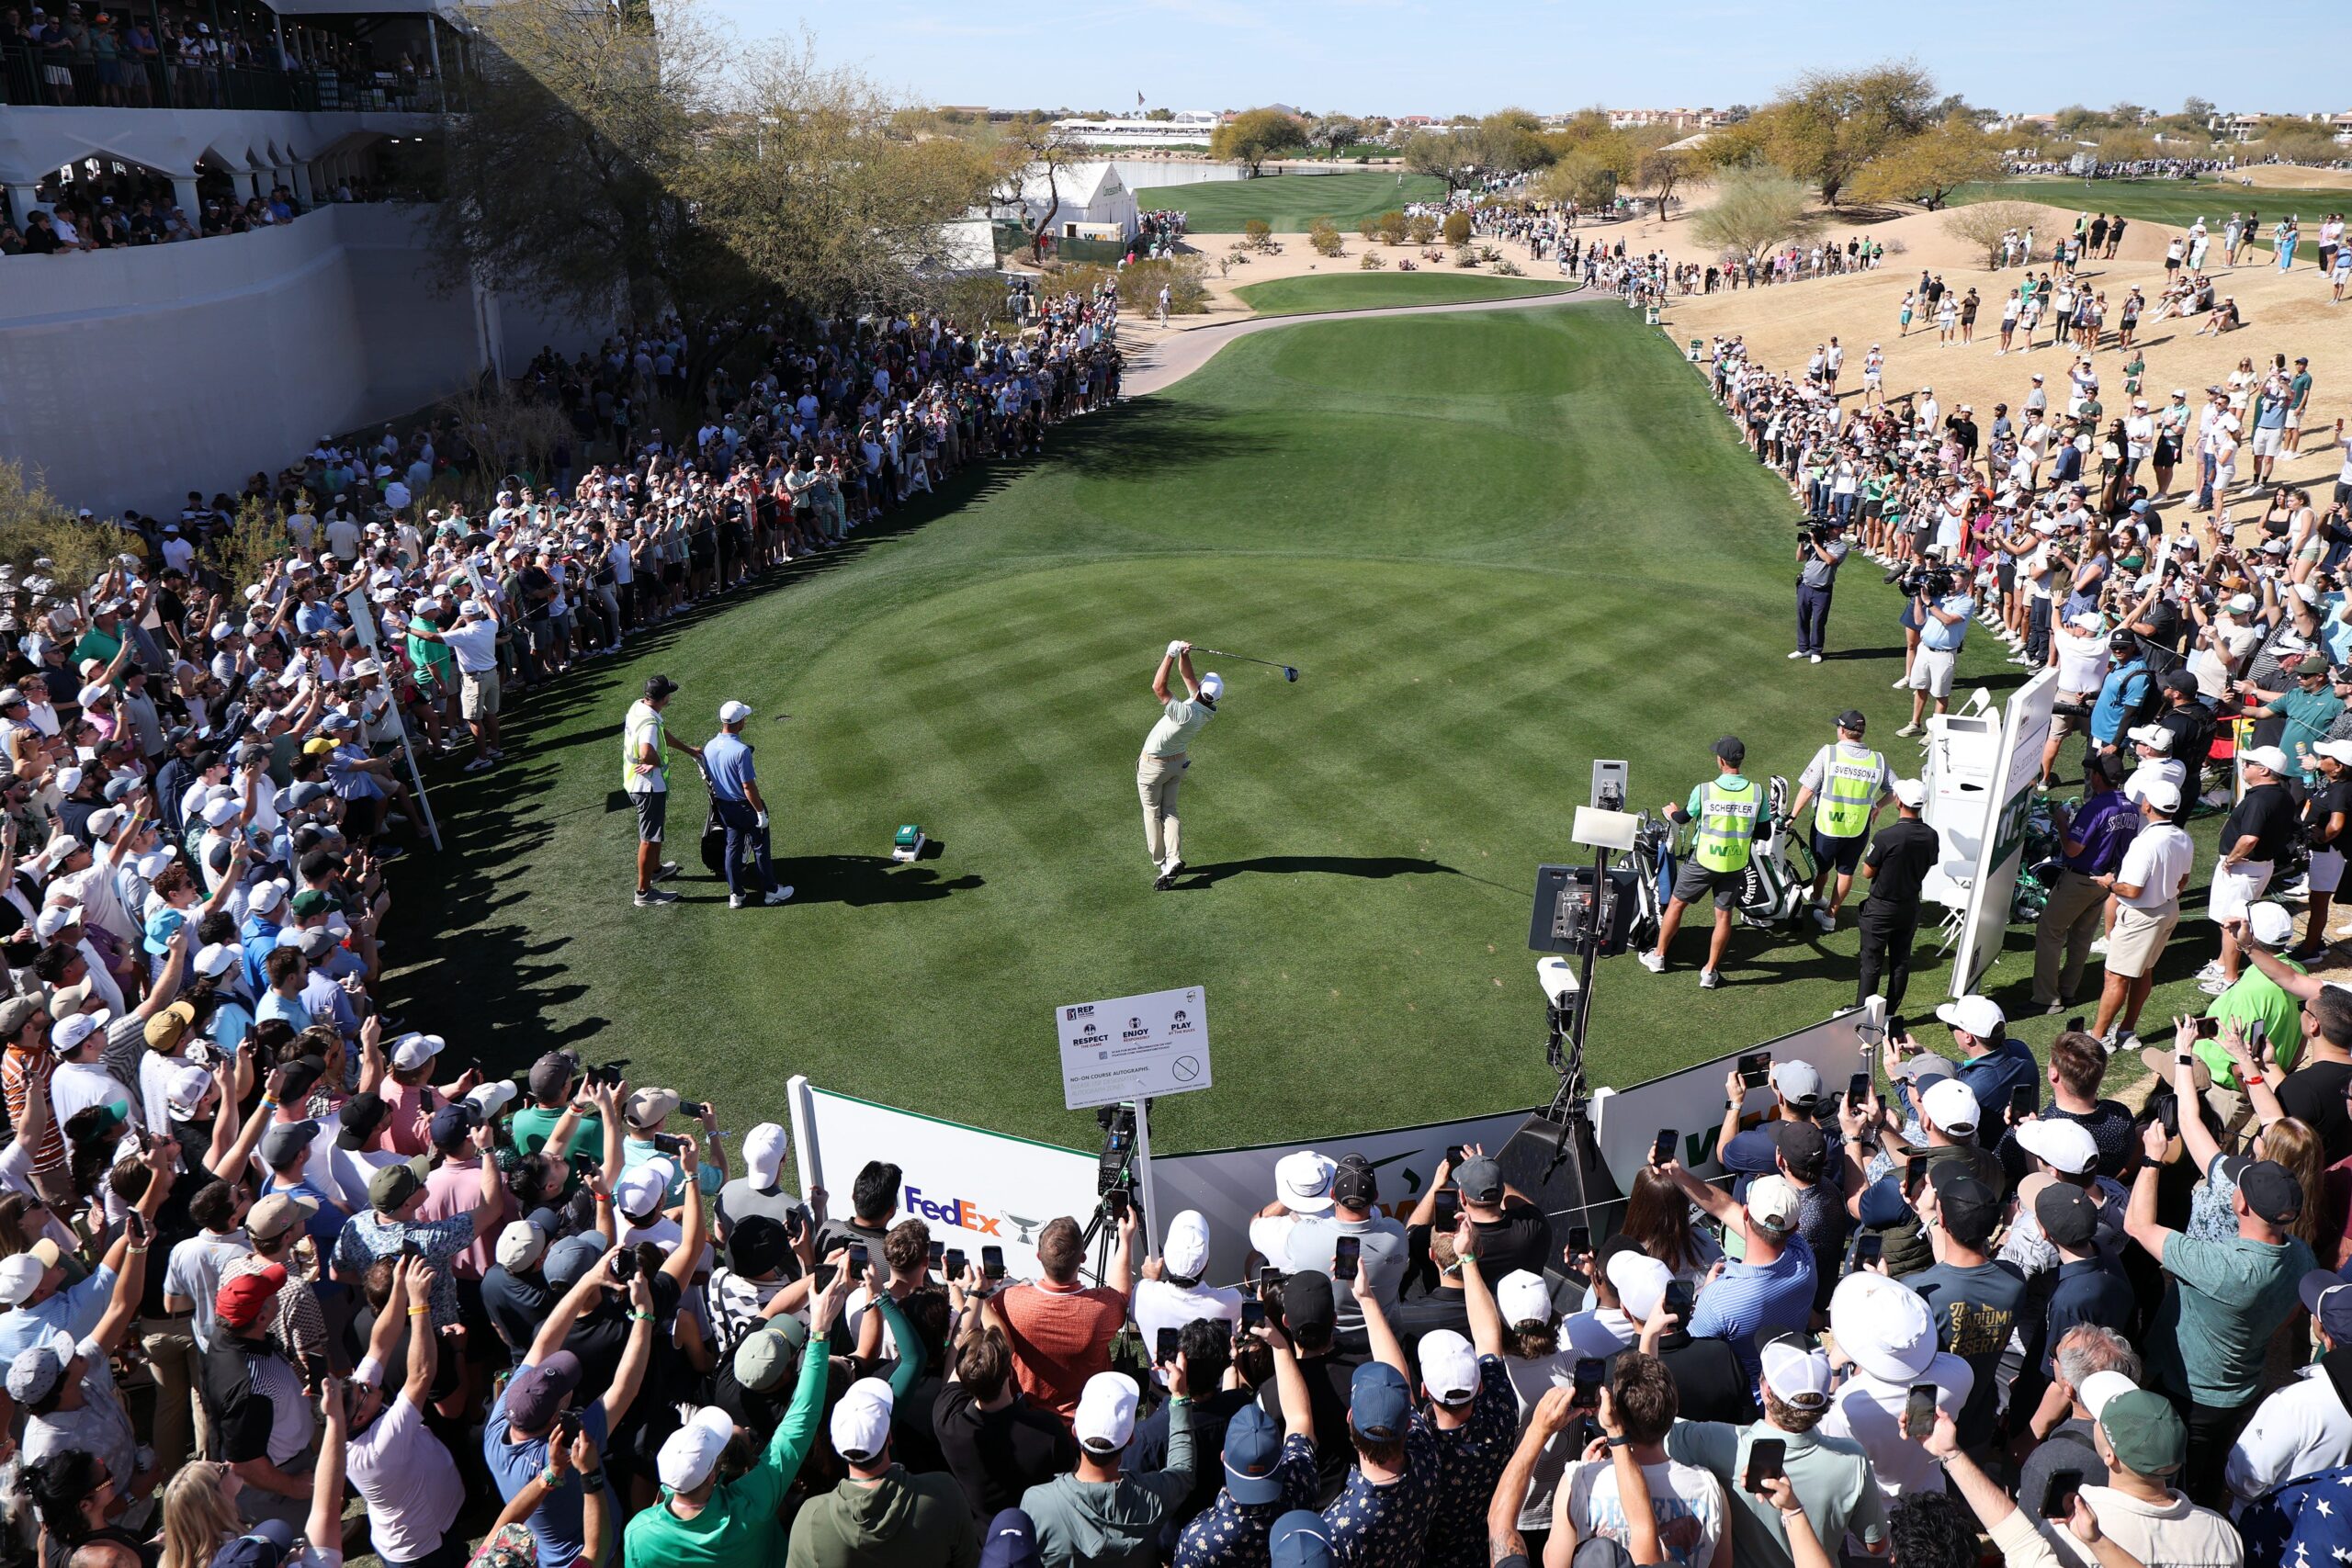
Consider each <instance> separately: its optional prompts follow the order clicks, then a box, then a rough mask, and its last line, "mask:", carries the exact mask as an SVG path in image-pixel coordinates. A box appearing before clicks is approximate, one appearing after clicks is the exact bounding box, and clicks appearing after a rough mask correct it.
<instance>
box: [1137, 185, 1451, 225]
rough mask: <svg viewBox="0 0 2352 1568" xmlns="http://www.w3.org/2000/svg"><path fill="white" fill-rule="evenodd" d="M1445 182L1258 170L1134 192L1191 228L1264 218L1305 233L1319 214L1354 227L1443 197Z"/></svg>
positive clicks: (1147, 205) (1147, 206) (1148, 207)
mask: <svg viewBox="0 0 2352 1568" xmlns="http://www.w3.org/2000/svg"><path fill="white" fill-rule="evenodd" d="M1444 199H1445V182H1444V181H1443V180H1441V179H1438V178H1437V177H1435V176H1434V175H1397V174H1372V173H1369V172H1367V173H1364V174H1356V175H1260V176H1259V177H1258V178H1257V179H1254V180H1203V181H1201V182H1199V183H1198V184H1196V185H1182V186H1146V187H1144V188H1143V189H1141V190H1138V191H1136V206H1137V207H1140V208H1142V209H1144V210H1145V211H1147V212H1157V211H1161V210H1170V209H1172V210H1174V211H1179V212H1182V213H1183V214H1184V224H1185V228H1186V229H1187V230H1188V231H1190V232H1192V233H1194V234H1238V233H1239V232H1241V228H1242V225H1243V224H1245V223H1247V222H1249V221H1250V220H1251V219H1253V218H1256V219H1262V220H1264V221H1265V222H1266V224H1267V225H1268V226H1269V227H1271V228H1272V230H1273V231H1274V232H1275V233H1277V234H1303V233H1305V232H1306V226H1307V225H1308V224H1309V223H1311V222H1312V221H1314V220H1316V219H1317V218H1329V220H1331V221H1332V222H1334V223H1337V224H1338V225H1339V226H1340V228H1342V229H1345V230H1347V231H1350V232H1351V233H1352V232H1353V231H1354V230H1355V227H1356V225H1357V224H1359V223H1361V222H1363V220H1365V219H1367V218H1377V217H1379V216H1380V215H1381V214H1382V213H1384V212H1389V211H1402V210H1403V209H1404V208H1405V206H1406V204H1407V203H1408V202H1415V201H1443V200H1444Z"/></svg>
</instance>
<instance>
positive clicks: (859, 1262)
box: [849, 1241, 867, 1279]
mask: <svg viewBox="0 0 2352 1568" xmlns="http://www.w3.org/2000/svg"><path fill="white" fill-rule="evenodd" d="M866 1258H867V1253H866V1250H865V1243H864V1242H862V1241H855V1242H852V1243H850V1248H849V1272H850V1277H851V1278H852V1279H855V1278H857V1277H858V1276H860V1275H862V1274H864V1273H865V1269H866Z"/></svg>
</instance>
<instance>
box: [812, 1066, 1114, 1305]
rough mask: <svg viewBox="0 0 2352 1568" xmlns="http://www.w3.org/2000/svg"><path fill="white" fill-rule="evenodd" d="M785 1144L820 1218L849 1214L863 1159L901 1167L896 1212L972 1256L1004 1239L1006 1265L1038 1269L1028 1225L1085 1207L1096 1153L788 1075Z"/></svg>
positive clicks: (1083, 1216)
mask: <svg viewBox="0 0 2352 1568" xmlns="http://www.w3.org/2000/svg"><path fill="white" fill-rule="evenodd" d="M790 1092H791V1099H792V1146H793V1150H794V1153H795V1154H796V1156H797V1159H798V1163H799V1170H800V1190H801V1191H802V1192H803V1193H804V1194H805V1193H808V1192H809V1191H811V1190H814V1189H816V1188H819V1187H822V1188H824V1189H825V1200H826V1201H825V1209H826V1213H825V1217H826V1218H829V1219H835V1220H846V1219H849V1218H850V1217H851V1204H850V1189H851V1186H852V1185H853V1184H854V1182H855V1181H856V1179H857V1173H858V1170H859V1169H860V1168H862V1167H863V1166H864V1165H865V1162H866V1161H868V1160H886V1161H889V1162H892V1163H895V1164H896V1165H897V1166H898V1167H899V1169H900V1171H901V1173H902V1175H901V1178H900V1179H901V1186H900V1188H899V1213H900V1214H901V1216H903V1217H905V1218H908V1219H917V1220H921V1221H922V1222H923V1223H924V1224H927V1225H929V1226H930V1227H931V1237H932V1239H933V1241H941V1242H944V1243H946V1244H947V1245H948V1246H949V1247H956V1248H958V1249H960V1250H961V1251H963V1252H966V1253H967V1254H969V1255H970V1257H971V1259H972V1261H973V1262H975V1263H978V1261H979V1249H980V1248H981V1247H989V1246H996V1247H1003V1248H1004V1263H1005V1269H1006V1270H1007V1271H1008V1272H1009V1273H1011V1274H1012V1275H1013V1276H1014V1277H1016V1278H1031V1279H1034V1278H1035V1276H1036V1274H1037V1271H1038V1270H1037V1251H1036V1243H1037V1233H1038V1231H1040V1230H1042V1229H1043V1228H1044V1227H1045V1224H1046V1221H1048V1220H1052V1219H1055V1218H1057V1217H1058V1216H1060V1215H1063V1214H1067V1215H1069V1217H1070V1218H1072V1219H1074V1220H1076V1221H1078V1222H1079V1223H1080V1224H1085V1223H1086V1221H1087V1219H1088V1218H1089V1217H1090V1216H1091V1215H1092V1213H1094V1204H1095V1194H1094V1172H1095V1158H1094V1156H1092V1155H1086V1154H1079V1153H1077V1152H1076V1151H1074V1150H1071V1149H1062V1148H1056V1147H1054V1146H1053V1145H1050V1144H1035V1143H1031V1142H1030V1141H1029V1140H1027V1139H1026V1138H1014V1137H1008V1136H1006V1135H1005V1134H1001V1133H986V1132H982V1131H981V1130H980V1129H978V1128H977V1127H966V1126H961V1125H959V1124H957V1123H956V1122H941V1121H937V1120H934V1119H933V1118H932V1117H929V1116H917V1115H915V1114H914V1113H913V1112H911V1111H893V1110H891V1109H890V1108H889V1107H888V1106H887V1105H876V1104H875V1103H873V1102H872V1101H871V1100H858V1099H855V1098H854V1097H852V1096H850V1095H846V1094H834V1093H832V1092H831V1091H830V1090H826V1089H818V1088H816V1087H814V1086H813V1085H811V1084H810V1083H809V1080H808V1079H807V1078H805V1077H795V1078H794V1079H793V1080H792V1082H791V1086H790Z"/></svg>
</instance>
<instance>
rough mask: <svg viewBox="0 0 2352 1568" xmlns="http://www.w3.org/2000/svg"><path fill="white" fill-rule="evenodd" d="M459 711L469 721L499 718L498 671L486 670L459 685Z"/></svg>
mask: <svg viewBox="0 0 2352 1568" xmlns="http://www.w3.org/2000/svg"><path fill="white" fill-rule="evenodd" d="M458 712H459V713H460V714H462V715H464V716H466V717H467V718H469V719H482V718H495V717H497V716H498V671H495V670H485V671H482V672H481V674H479V675H467V676H464V677H462V678H461V679H460V680H459V682H458Z"/></svg>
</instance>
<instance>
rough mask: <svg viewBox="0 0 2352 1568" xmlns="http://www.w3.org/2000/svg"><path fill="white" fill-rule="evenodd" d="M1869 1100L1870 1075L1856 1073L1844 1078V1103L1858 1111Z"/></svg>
mask: <svg viewBox="0 0 2352 1568" xmlns="http://www.w3.org/2000/svg"><path fill="white" fill-rule="evenodd" d="M1870 1102H1871V1076H1870V1074H1868V1073H1856V1074H1855V1075H1854V1076H1853V1077H1849V1078H1848V1079H1847V1080H1846V1103H1847V1104H1849V1105H1850V1106H1852V1107H1853V1108H1854V1109H1855V1110H1857V1111H1860V1109H1861V1108H1862V1107H1863V1106H1865V1105H1868V1104H1869V1103H1870Z"/></svg>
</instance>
